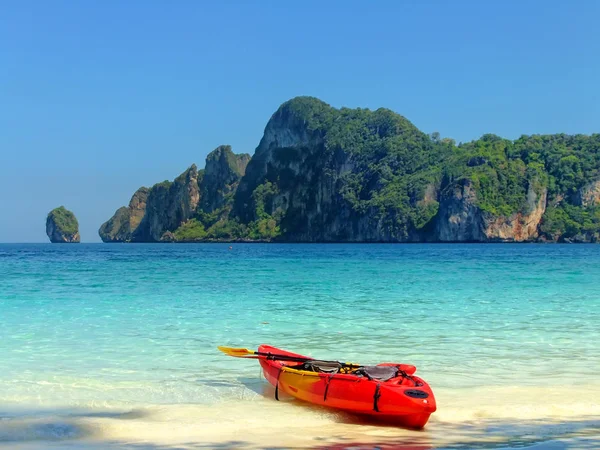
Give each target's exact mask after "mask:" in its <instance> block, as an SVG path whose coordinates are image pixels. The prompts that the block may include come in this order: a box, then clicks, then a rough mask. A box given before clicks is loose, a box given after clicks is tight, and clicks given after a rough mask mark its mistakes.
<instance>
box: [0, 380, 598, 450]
mask: <svg viewBox="0 0 600 450" xmlns="http://www.w3.org/2000/svg"><path fill="white" fill-rule="evenodd" d="M271 390H272V389H271V388H270V387H268V386H265V389H264V392H263V393H262V395H260V396H259V397H258V399H255V400H249V401H234V400H225V401H221V402H218V403H216V404H212V405H195V404H177V405H172V404H171V405H137V406H136V405H130V406H129V407H124V405H123V406H121V407H110V406H108V405H106V404H104V405H102V404H100V405H98V404H96V405H95V406H93V407H87V408H81V407H79V408H77V407H66V408H65V407H62V408H61V407H47V408H38V409H37V411H34V410H28V409H25V408H24V407H23V406H22V405H21V406H17V405H16V404H15V408H14V410H13V412H12V413H7V412H3V413H2V414H1V415H0V448H7V449H8V448H10V449H14V450H30V449H34V448H40V444H43V447H44V448H49V449H70V450H74V449H94V450H95V449H100V448H108V449H110V448H114V449H131V450H133V449H136V450H170V449H173V450H175V449H187V448H212V449H248V450H250V449H265V448H269V449H279V448H281V449H287V448H289V449H292V448H293V449H319V450H341V449H345V448H348V449H352V450H363V449H365V450H366V449H375V448H377V449H379V450H386V449H388V448H389V449H390V450H391V449H394V450H437V449H446V448H482V447H490V448H494V449H511V448H521V449H522V448H532V449H536V450H542V449H544V448H549V449H562V448H566V447H564V446H562V445H563V444H560V442H563V441H565V440H567V441H568V440H571V441H573V440H575V441H577V440H582V442H588V441H589V442H591V443H592V444H593V445H596V443H597V444H598V445H600V403H599V402H598V400H599V399H600V385H588V386H583V387H579V388H576V389H573V391H572V392H571V393H570V394H569V395H565V388H564V387H554V388H544V387H540V386H537V387H536V386H520V387H514V386H513V387H509V386H506V387H487V388H475V389H469V388H463V389H440V390H439V392H438V394H437V395H436V397H438V405H439V408H438V411H437V412H436V413H434V414H433V415H432V417H431V419H430V421H429V423H428V424H427V426H426V427H425V428H424V429H423V430H410V429H404V428H398V427H393V426H389V425H382V424H378V423H376V422H372V421H365V420H364V419H359V418H357V417H356V416H352V415H349V414H345V413H342V412H337V411H335V410H331V409H327V408H320V407H314V406H312V405H309V404H306V403H302V402H298V401H295V400H291V399H289V398H285V399H283V400H282V401H280V402H276V401H274V400H273V398H272V394H273V392H271ZM561 399H562V400H564V401H562V402H561ZM3 410H6V407H3ZM19 411H20V412H19ZM592 444H590V445H592ZM586 445H587V444H586ZM547 446H549V447H547ZM582 448H586V447H582ZM587 448H590V449H591V448H594V447H593V446H589V447H587Z"/></svg>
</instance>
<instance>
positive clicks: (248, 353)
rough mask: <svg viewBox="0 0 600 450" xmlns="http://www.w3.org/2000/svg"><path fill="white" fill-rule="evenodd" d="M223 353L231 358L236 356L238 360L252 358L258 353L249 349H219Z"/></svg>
mask: <svg viewBox="0 0 600 450" xmlns="http://www.w3.org/2000/svg"><path fill="white" fill-rule="evenodd" d="M217 348H218V349H219V350H221V351H222V352H223V353H225V354H226V355H229V356H234V357H236V358H247V357H252V356H253V355H254V354H255V353H256V352H255V351H253V350H250V349H247V348H234V347H224V346H222V345H221V346H219V347H217Z"/></svg>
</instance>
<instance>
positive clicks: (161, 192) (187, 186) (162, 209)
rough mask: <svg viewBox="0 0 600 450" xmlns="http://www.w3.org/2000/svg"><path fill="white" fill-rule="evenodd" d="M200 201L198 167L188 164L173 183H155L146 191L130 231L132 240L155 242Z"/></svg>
mask: <svg viewBox="0 0 600 450" xmlns="http://www.w3.org/2000/svg"><path fill="white" fill-rule="evenodd" d="M199 201H200V188H199V186H198V168H197V167H196V165H195V164H192V165H191V166H190V167H189V168H188V169H187V170H186V171H185V172H183V173H182V174H181V175H179V176H178V177H177V178H175V180H174V181H173V182H169V181H163V182H162V183H159V184H155V185H154V186H152V188H151V189H150V191H149V192H148V198H147V200H146V210H145V213H144V216H143V218H142V220H141V222H140V224H139V225H138V227H137V228H136V229H135V231H134V232H133V233H132V241H136V242H158V241H160V239H161V237H162V236H163V234H164V233H165V232H166V231H173V230H175V229H177V227H179V225H180V224H181V223H183V222H185V221H186V220H188V219H190V218H191V217H192V216H193V215H194V213H195V212H196V207H197V206H198V202H199Z"/></svg>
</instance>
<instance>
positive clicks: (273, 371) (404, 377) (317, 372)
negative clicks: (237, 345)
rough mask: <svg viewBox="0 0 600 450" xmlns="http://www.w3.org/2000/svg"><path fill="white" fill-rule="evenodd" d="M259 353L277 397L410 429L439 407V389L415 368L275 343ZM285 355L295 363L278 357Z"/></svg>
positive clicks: (421, 425) (422, 422)
mask: <svg viewBox="0 0 600 450" xmlns="http://www.w3.org/2000/svg"><path fill="white" fill-rule="evenodd" d="M230 354H231V353H230ZM254 354H255V355H261V356H260V357H258V359H259V362H260V365H261V367H262V369H263V373H264V375H265V378H266V379H267V380H268V381H269V383H271V384H272V385H273V386H275V388H276V390H275V395H276V396H278V394H279V392H285V393H286V394H289V395H291V396H293V397H295V398H297V399H300V400H304V401H307V402H310V403H314V404H317V405H322V406H328V407H332V408H337V409H340V410H343V411H347V412H350V413H353V414H359V415H366V416H369V417H372V418H377V419H381V420H384V421H386V422H391V423H394V424H396V425H399V426H404V427H410V428H423V427H424V426H425V424H426V423H427V421H428V420H429V416H430V415H431V414H432V413H433V412H434V411H435V410H436V404H435V397H434V395H433V391H432V390H431V387H429V385H428V384H427V383H426V382H425V381H424V380H422V379H421V378H419V377H417V376H415V375H414V373H415V371H416V367H415V366H411V365H408V364H398V363H384V364H378V365H377V366H361V365H358V364H345V363H339V362H337V361H317V360H313V359H311V358H308V357H306V356H303V355H299V354H297V353H291V352H288V351H285V350H281V349H278V348H275V347H271V346H269V345H261V346H260V347H259V348H258V352H254ZM232 356H235V355H232ZM282 356H283V357H287V358H288V359H292V360H295V361H285V360H280V359H277V357H282ZM254 357H255V358H256V356H254ZM301 361H304V362H301Z"/></svg>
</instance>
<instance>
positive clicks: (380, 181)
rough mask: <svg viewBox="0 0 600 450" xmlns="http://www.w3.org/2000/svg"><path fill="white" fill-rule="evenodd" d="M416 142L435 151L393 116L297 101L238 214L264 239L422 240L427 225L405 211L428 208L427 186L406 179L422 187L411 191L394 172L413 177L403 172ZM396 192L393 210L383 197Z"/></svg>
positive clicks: (282, 119)
mask: <svg viewBox="0 0 600 450" xmlns="http://www.w3.org/2000/svg"><path fill="white" fill-rule="evenodd" d="M352 142H356V144H357V145H351V143H352ZM413 142H414V143H415V144H416V145H419V146H420V150H425V151H427V150H429V149H430V148H431V147H432V144H431V142H430V141H429V139H428V138H427V137H426V135H424V134H423V133H421V132H420V131H419V130H417V129H416V127H414V126H413V125H412V124H411V123H410V122H409V121H408V120H406V119H405V118H403V117H402V116H399V115H397V114H394V113H392V112H391V111H389V110H384V109H380V110H377V111H375V112H370V111H366V110H364V111H363V110H335V109H333V108H331V107H330V106H329V105H327V104H325V103H323V102H320V101H318V100H316V99H310V98H309V99H306V98H300V99H294V100H291V101H290V102H287V103H285V104H284V105H282V107H281V108H280V109H279V110H278V111H277V112H276V113H275V114H274V115H273V117H272V118H271V120H270V121H269V123H268V124H267V126H266V128H265V133H264V136H263V138H262V140H261V142H260V144H259V146H258V148H257V149H256V153H255V154H254V156H253V157H252V160H251V161H250V163H249V164H248V168H247V170H246V175H245V176H244V177H243V178H242V181H241V183H240V186H239V189H238V192H237V193H236V199H235V200H236V203H235V212H236V214H237V216H238V217H239V218H240V220H241V221H242V222H245V223H254V224H255V226H256V224H257V223H258V226H257V228H260V226H261V225H263V224H264V227H263V228H265V230H266V233H265V232H263V233H262V234H266V235H267V236H269V234H270V233H271V232H272V234H275V233H277V232H280V233H281V236H284V239H285V240H291V241H303V242H321V241H349V242H365V241H366V242H379V241H388V242H390V241H391V242H401V241H414V240H418V239H419V236H418V230H417V226H418V225H422V224H417V223H415V220H414V217H406V215H405V214H403V212H404V211H405V210H406V209H407V208H408V207H409V205H411V204H412V205H414V206H415V207H416V205H417V203H420V202H423V200H424V198H425V193H426V192H425V191H426V188H425V183H424V180H420V179H419V180H416V179H415V177H414V175H415V174H414V173H408V174H406V175H407V179H406V181H407V180H409V179H415V181H416V182H415V186H416V187H415V189H412V190H411V189H410V188H409V187H408V186H407V183H406V182H404V181H402V180H399V174H395V173H393V169H392V168H398V169H400V170H399V172H406V170H405V167H402V166H405V165H406V163H407V160H409V159H411V158H412V157H413V155H408V154H406V153H404V148H403V147H407V146H409V145H410V144H412V143H413ZM419 153H420V152H415V156H417V157H418V155H419ZM390 166H391V167H390ZM391 186H394V187H396V188H397V189H398V191H399V194H400V195H399V196H398V197H397V198H395V199H391V200H390V201H389V202H388V203H389V204H388V205H386V204H385V203H386V202H387V200H388V199H386V198H382V197H383V196H382V195H381V193H382V191H384V190H385V189H386V187H388V188H391ZM386 206H387V207H386ZM260 231H261V230H260V229H259V232H260Z"/></svg>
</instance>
